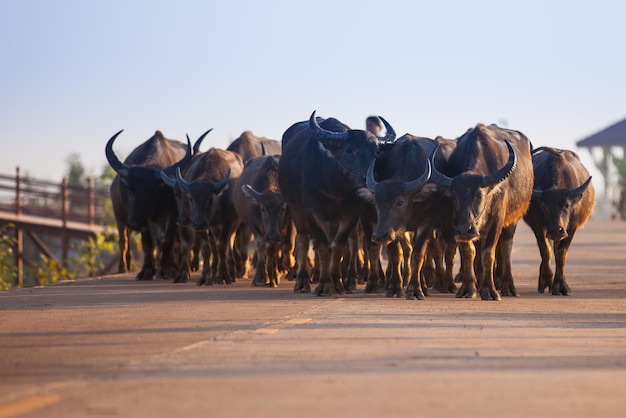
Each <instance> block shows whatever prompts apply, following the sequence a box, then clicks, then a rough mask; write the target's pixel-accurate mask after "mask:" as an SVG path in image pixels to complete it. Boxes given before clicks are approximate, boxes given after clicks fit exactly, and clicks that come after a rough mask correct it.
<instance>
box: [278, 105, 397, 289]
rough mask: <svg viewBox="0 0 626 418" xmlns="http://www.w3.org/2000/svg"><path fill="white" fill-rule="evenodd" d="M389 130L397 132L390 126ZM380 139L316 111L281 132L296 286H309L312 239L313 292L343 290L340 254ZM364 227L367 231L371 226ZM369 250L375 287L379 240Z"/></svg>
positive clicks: (357, 216)
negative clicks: (315, 260) (317, 274)
mask: <svg viewBox="0 0 626 418" xmlns="http://www.w3.org/2000/svg"><path fill="white" fill-rule="evenodd" d="M388 132H389V135H393V136H394V137H395V133H393V129H391V127H390V126H388ZM379 143H380V139H379V138H377V137H376V136H374V135H372V134H371V133H369V132H367V131H363V130H351V129H349V127H348V126H346V125H344V124H343V123H341V122H339V121H338V120H337V119H333V118H331V119H326V120H322V121H321V122H318V120H317V119H316V117H315V112H313V114H312V115H311V117H310V119H309V122H308V123H303V122H299V123H297V124H295V125H293V126H292V127H290V128H289V129H288V130H287V131H286V132H285V134H284V135H283V141H282V144H283V155H282V157H281V159H280V162H279V164H278V180H279V184H280V189H281V191H282V193H283V196H284V198H285V201H286V202H287V204H288V205H289V208H290V211H291V216H292V218H293V221H294V223H295V226H296V230H297V237H296V262H297V273H296V285H295V287H294V291H296V292H309V291H310V281H309V272H308V270H307V262H306V260H307V253H308V249H309V240H310V239H313V244H314V248H315V250H316V253H317V257H318V259H319V269H320V279H319V285H318V286H317V288H316V289H315V294H316V295H318V296H319V295H321V294H329V295H332V294H333V293H335V292H338V293H341V292H343V291H344V290H345V288H344V285H343V283H342V281H341V259H342V257H343V256H344V254H345V247H346V242H347V240H348V237H349V236H350V234H351V233H352V231H353V230H354V228H355V226H356V225H357V223H358V222H359V221H360V220H361V217H362V214H363V213H364V209H365V208H366V205H367V203H366V202H365V201H364V200H363V199H362V198H361V197H360V196H359V192H360V190H363V189H366V187H365V174H366V172H367V168H368V166H369V164H370V162H371V161H372V160H373V159H374V158H375V157H376V154H377V153H378V152H379ZM366 227H368V228H369V225H364V228H366ZM365 232H366V235H370V234H371V228H369V230H366V231H365ZM368 232H369V233H368ZM369 251H370V253H371V257H370V259H371V260H373V261H372V263H373V264H375V266H374V267H373V268H372V269H371V270H370V277H369V278H368V287H370V286H371V287H370V289H374V288H375V287H376V285H377V283H378V271H379V268H378V267H379V266H378V264H377V263H378V261H377V260H378V251H379V246H378V245H377V244H374V243H371V245H370V246H369ZM352 265H353V264H352Z"/></svg>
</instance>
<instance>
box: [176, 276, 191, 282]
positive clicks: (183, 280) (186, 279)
mask: <svg viewBox="0 0 626 418" xmlns="http://www.w3.org/2000/svg"><path fill="white" fill-rule="evenodd" d="M188 281H189V276H188V275H180V276H178V277H177V278H175V279H174V280H173V282H172V283H187V282H188Z"/></svg>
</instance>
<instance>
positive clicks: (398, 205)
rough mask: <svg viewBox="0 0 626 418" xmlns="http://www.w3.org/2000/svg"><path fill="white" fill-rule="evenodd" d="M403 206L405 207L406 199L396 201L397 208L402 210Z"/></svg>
mask: <svg viewBox="0 0 626 418" xmlns="http://www.w3.org/2000/svg"><path fill="white" fill-rule="evenodd" d="M402 206H404V199H398V200H396V207H398V208H401V207H402Z"/></svg>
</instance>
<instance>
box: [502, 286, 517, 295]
mask: <svg viewBox="0 0 626 418" xmlns="http://www.w3.org/2000/svg"><path fill="white" fill-rule="evenodd" d="M500 294H501V295H502V296H515V297H519V293H517V289H516V288H515V286H513V285H504V286H502V289H501V290H500Z"/></svg>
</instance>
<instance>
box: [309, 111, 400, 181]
mask: <svg viewBox="0 0 626 418" xmlns="http://www.w3.org/2000/svg"><path fill="white" fill-rule="evenodd" d="M380 119H381V120H382V121H383V123H384V124H385V126H386V127H387V135H386V136H385V137H381V138H379V137H376V136H375V135H373V134H372V133H370V132H367V131H362V130H356V129H355V130H346V131H343V132H334V131H329V130H327V129H324V128H322V127H321V126H320V125H319V124H318V122H317V120H316V118H315V112H313V114H311V117H310V118H309V129H310V130H311V131H312V133H313V137H314V138H315V139H316V140H318V141H319V142H320V143H321V144H322V145H323V146H324V148H326V149H327V150H328V151H329V152H330V153H331V154H332V156H333V157H334V158H335V160H337V162H338V164H339V166H340V167H341V169H342V172H343V175H344V176H346V177H348V178H349V180H350V182H351V183H352V186H353V187H355V188H357V189H358V188H363V187H364V186H365V173H366V172H367V167H368V166H369V164H370V162H371V161H372V160H373V159H374V158H375V157H376V154H377V153H378V151H379V145H380V144H381V143H384V142H387V143H388V142H392V141H393V140H394V139H395V136H396V134H395V132H394V130H393V128H392V127H391V125H389V123H388V122H387V121H386V120H385V119H384V118H382V117H381V118H380Z"/></svg>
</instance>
